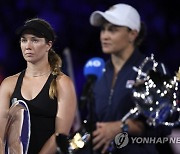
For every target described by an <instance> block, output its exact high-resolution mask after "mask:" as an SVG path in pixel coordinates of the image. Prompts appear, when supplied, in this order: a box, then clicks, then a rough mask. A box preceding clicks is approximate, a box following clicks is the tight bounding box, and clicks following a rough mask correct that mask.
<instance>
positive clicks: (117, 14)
mask: <svg viewBox="0 0 180 154" xmlns="http://www.w3.org/2000/svg"><path fill="white" fill-rule="evenodd" d="M103 19H105V20H107V21H108V22H110V23H112V24H113V25H117V26H126V27H129V28H130V29H132V30H137V31H138V32H139V31H140V27H141V26H140V25H141V20H140V15H139V13H138V12H137V10H136V9H135V8H133V7H132V6H130V5H127V4H116V5H113V6H112V7H110V8H109V9H108V10H107V11H105V12H102V11H94V12H93V13H92V14H91V16H90V23H91V25H93V26H101V25H102V23H103Z"/></svg>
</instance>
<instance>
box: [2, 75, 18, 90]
mask: <svg viewBox="0 0 180 154" xmlns="http://www.w3.org/2000/svg"><path fill="white" fill-rule="evenodd" d="M19 74H20V73H17V74H15V75H12V76H9V77H6V78H5V79H4V80H3V81H2V82H1V86H0V88H1V89H5V90H8V91H13V90H14V88H15V85H16V82H17V79H18V76H19Z"/></svg>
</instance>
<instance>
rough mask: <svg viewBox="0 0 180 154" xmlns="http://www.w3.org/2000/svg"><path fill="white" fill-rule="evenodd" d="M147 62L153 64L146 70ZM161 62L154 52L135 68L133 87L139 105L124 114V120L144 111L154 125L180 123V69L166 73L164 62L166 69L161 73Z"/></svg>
mask: <svg viewBox="0 0 180 154" xmlns="http://www.w3.org/2000/svg"><path fill="white" fill-rule="evenodd" d="M147 65H150V66H151V67H150V68H149V69H146V71H144V68H145V67H147ZM158 65H159V63H157V62H156V61H155V59H154V55H153V54H152V55H151V57H146V58H145V60H144V61H143V63H142V64H141V65H140V66H139V68H136V67H134V68H133V69H134V70H135V71H137V73H138V75H137V77H136V80H135V84H134V85H133V91H132V97H133V99H134V103H135V107H134V108H133V109H131V110H130V111H129V112H128V113H127V114H126V115H125V116H124V117H123V118H122V122H124V121H125V120H126V119H127V118H129V117H131V116H133V117H136V116H139V115H140V114H141V115H143V116H144V117H146V119H147V121H146V122H147V124H148V125H150V126H154V127H156V126H158V125H166V126H171V127H174V126H177V125H179V123H180V114H179V112H180V106H179V105H180V104H178V98H177V95H178V82H179V77H178V76H179V73H177V74H176V76H174V77H170V76H168V75H167V74H166V71H165V69H164V66H163V65H162V66H161V67H162V70H163V72H162V73H160V72H159V71H158V69H157V67H158ZM179 72H180V70H179ZM174 117H176V118H174Z"/></svg>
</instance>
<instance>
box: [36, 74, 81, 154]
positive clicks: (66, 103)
mask: <svg viewBox="0 0 180 154" xmlns="http://www.w3.org/2000/svg"><path fill="white" fill-rule="evenodd" d="M56 80H57V99H58V111H57V116H56V132H55V133H56V134H64V135H69V132H70V129H71V127H72V123H73V120H74V117H75V111H76V106H77V98H76V93H75V88H74V85H73V82H72V81H71V79H70V78H69V77H67V76H66V75H62V76H58V78H57V79H56ZM56 134H53V135H52V136H51V138H50V139H49V140H48V141H47V142H46V144H45V145H44V146H43V148H42V150H41V152H40V154H50V153H51V154H52V153H55V152H56V149H57V145H56Z"/></svg>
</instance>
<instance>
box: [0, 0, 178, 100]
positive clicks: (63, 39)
mask: <svg viewBox="0 0 180 154" xmlns="http://www.w3.org/2000/svg"><path fill="white" fill-rule="evenodd" d="M120 2H121V3H127V4H130V5H132V6H134V7H135V8H136V9H137V10H138V12H139V13H140V16H141V19H142V21H144V22H145V23H146V26H147V36H146V39H145V41H144V43H143V45H142V46H141V50H142V51H144V52H145V53H146V54H147V55H150V54H151V53H154V55H155V58H156V59H157V60H159V61H162V62H163V63H164V64H165V65H166V66H167V67H168V68H169V70H170V72H171V74H172V75H174V74H175V72H177V71H178V67H179V66H180V1H179V0H171V1H170V0H119V1H118V0H1V1H0V20H1V22H0V45H1V46H0V72H1V76H2V77H1V78H4V77H6V76H9V75H13V74H15V73H17V72H20V71H21V70H22V69H25V68H26V62H25V61H24V59H23V57H22V55H21V50H20V47H19V38H18V37H17V36H16V34H15V31H16V29H17V27H19V26H21V25H22V24H23V23H24V21H25V20H27V19H30V18H33V17H40V18H44V19H46V20H47V21H48V22H50V24H51V25H52V26H53V28H54V29H55V31H56V34H57V36H58V37H57V40H56V43H55V48H54V49H55V50H56V52H57V53H58V54H59V55H60V56H61V57H62V59H63V61H64V66H63V68H64V72H66V69H65V68H66V61H65V55H64V54H63V51H64V49H65V48H68V49H69V50H70V52H71V56H72V63H73V72H74V79H75V86H76V91H77V95H78V97H79V96H80V95H81V91H82V87H83V85H84V83H85V77H84V76H83V67H84V64H85V63H86V62H87V60H88V59H90V58H92V57H97V56H98V57H103V58H104V59H106V58H107V57H105V56H104V55H102V52H101V48H100V42H99V29H98V28H95V27H92V26H91V25H90V23H89V16H90V14H91V13H92V12H93V11H95V10H102V11H104V10H106V9H108V8H109V7H110V6H111V5H114V4H116V3H120Z"/></svg>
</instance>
